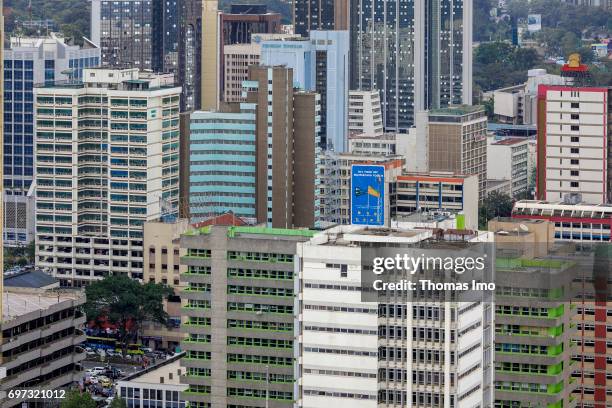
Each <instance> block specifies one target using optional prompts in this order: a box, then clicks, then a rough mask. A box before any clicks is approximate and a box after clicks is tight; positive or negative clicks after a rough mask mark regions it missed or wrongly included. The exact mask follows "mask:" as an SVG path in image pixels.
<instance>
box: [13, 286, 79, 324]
mask: <svg viewBox="0 0 612 408" xmlns="http://www.w3.org/2000/svg"><path fill="white" fill-rule="evenodd" d="M74 300H84V296H83V295H82V294H81V292H78V291H47V290H42V289H36V290H34V289H30V290H19V289H14V288H8V290H7V291H5V292H4V293H3V294H2V305H3V308H2V313H3V316H2V317H3V320H4V321H8V320H13V319H15V318H17V317H19V316H23V315H25V314H28V313H32V312H37V311H40V310H46V309H49V308H50V307H52V306H53V305H57V304H59V303H62V302H66V301H74Z"/></svg>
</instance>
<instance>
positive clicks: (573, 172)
mask: <svg viewBox="0 0 612 408" xmlns="http://www.w3.org/2000/svg"><path fill="white" fill-rule="evenodd" d="M570 175H571V176H573V177H578V176H579V175H580V172H579V171H578V170H571V171H570Z"/></svg>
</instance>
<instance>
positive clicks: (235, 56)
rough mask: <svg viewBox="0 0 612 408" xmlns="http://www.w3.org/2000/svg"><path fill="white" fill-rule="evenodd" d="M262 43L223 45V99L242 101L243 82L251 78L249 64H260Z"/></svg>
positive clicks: (230, 101) (226, 100) (228, 101)
mask: <svg viewBox="0 0 612 408" xmlns="http://www.w3.org/2000/svg"><path fill="white" fill-rule="evenodd" d="M260 57H261V45H260V44H257V43H250V44H232V45H226V46H224V47H223V61H224V68H223V77H224V78H223V100H224V101H225V102H227V103H232V102H242V101H244V97H243V96H242V83H243V82H244V81H246V80H248V79H249V66H251V65H259V60H260Z"/></svg>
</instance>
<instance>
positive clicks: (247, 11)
mask: <svg viewBox="0 0 612 408" xmlns="http://www.w3.org/2000/svg"><path fill="white" fill-rule="evenodd" d="M280 32H281V15H280V14H279V13H276V12H271V11H268V8H267V6H266V5H265V4H256V5H253V4H232V5H231V6H230V11H229V13H225V12H224V13H222V14H221V43H222V44H223V45H224V46H225V45H230V44H249V43H250V42H251V36H252V35H253V34H263V33H269V34H271V33H280Z"/></svg>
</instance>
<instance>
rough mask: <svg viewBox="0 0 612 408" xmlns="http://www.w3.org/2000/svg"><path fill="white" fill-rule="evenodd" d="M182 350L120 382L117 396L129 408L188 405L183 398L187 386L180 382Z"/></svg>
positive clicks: (173, 407)
mask: <svg viewBox="0 0 612 408" xmlns="http://www.w3.org/2000/svg"><path fill="white" fill-rule="evenodd" d="M184 355H185V354H184V353H181V354H178V355H176V356H174V357H172V358H171V359H169V360H166V361H163V362H162V363H160V364H158V365H154V366H151V367H149V368H147V369H146V370H144V371H139V372H137V373H135V374H131V375H128V376H127V377H124V378H122V379H121V380H120V381H118V382H117V396H119V397H120V398H121V399H123V400H124V401H125V402H126V404H127V406H128V407H130V408H148V407H157V406H159V407H172V408H185V400H183V399H181V396H180V394H181V392H184V391H185V389H186V388H187V385H185V384H182V383H181V375H183V374H184V373H185V369H184V368H182V367H181V364H180V359H181V357H183V356H184Z"/></svg>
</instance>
